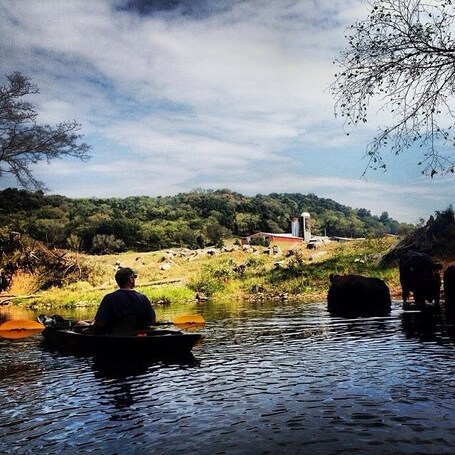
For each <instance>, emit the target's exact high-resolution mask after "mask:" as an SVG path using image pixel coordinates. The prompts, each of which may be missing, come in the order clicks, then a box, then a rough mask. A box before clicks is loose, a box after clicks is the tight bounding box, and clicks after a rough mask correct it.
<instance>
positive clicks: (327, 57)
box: [0, 0, 447, 220]
mask: <svg viewBox="0 0 455 455" xmlns="http://www.w3.org/2000/svg"><path fill="white" fill-rule="evenodd" d="M365 8H366V5H365V3H364V2H362V1H360V0H348V1H345V2H333V1H332V0H320V1H316V0H313V1H312V0H305V1H300V0H247V1H241V0H226V1H225V2H211V1H205V0H198V1H194V2H184V1H177V0H175V1H171V2H167V1H159V2H142V1H140V0H128V1H126V0H125V1H120V0H117V1H108V0H104V1H103V0H99V1H97V2H81V1H70V0H68V1H66V2H60V1H57V0H39V1H38V0H29V1H27V2H15V1H9V0H0V15H1V16H0V17H1V19H0V21H1V26H0V43H1V44H0V58H1V59H2V64H3V71H4V72H5V73H9V72H12V71H16V70H19V71H21V72H23V74H25V75H27V76H30V77H31V78H32V79H33V81H34V82H36V83H37V84H38V86H39V87H40V90H41V93H40V95H39V96H36V98H35V99H36V103H37V106H38V107H39V111H40V117H39V118H40V119H41V121H43V122H50V123H57V122H59V121H63V120H72V119H77V120H78V121H80V122H81V123H82V126H83V133H85V134H86V138H85V140H86V141H87V142H89V143H91V144H92V145H93V159H92V160H91V161H90V162H89V163H79V162H75V161H74V160H65V161H56V162H53V163H52V165H51V166H47V165H45V164H40V165H39V166H37V167H36V175H37V177H38V178H39V179H41V180H43V181H44V182H45V183H46V184H47V185H48V186H49V187H50V188H51V189H52V191H53V192H57V193H58V192H60V193H61V194H65V195H69V196H72V197H77V196H89V195H90V196H100V197H101V196H102V197H108V196H110V195H111V196H118V197H121V196H127V195H134V194H151V195H160V194H162V195H165V194H174V193H176V192H184V191H189V190H191V189H193V188H196V187H202V188H211V189H216V188H230V189H232V190H235V191H239V192H245V193H246V194H256V193H261V192H262V193H269V192H312V193H315V194H317V195H318V196H321V197H331V198H333V199H335V200H337V201H339V202H342V203H345V204H347V205H350V206H362V207H365V208H368V209H371V210H372V211H374V212H379V213H380V212H382V211H389V213H394V214H396V215H395V216H396V217H397V219H400V220H401V219H406V220H411V219H413V220H415V219H417V218H418V216H417V214H418V213H421V216H428V211H429V209H431V211H432V209H433V206H434V204H444V201H447V196H445V199H444V197H443V196H441V195H442V192H441V190H440V189H439V188H438V189H437V190H435V189H434V186H431V185H430V184H427V183H424V182H421V181H419V184H418V185H416V184H414V181H415V176H416V175H418V174H416V173H415V167H412V166H408V162H410V160H411V158H412V155H411V154H409V155H408V156H406V157H405V159H404V163H405V165H404V166H401V165H397V167H393V166H392V169H393V170H392V172H390V173H387V174H373V175H372V176H370V177H369V178H370V181H368V182H365V181H362V180H360V179H359V177H360V175H361V174H362V172H363V170H364V166H365V165H366V162H365V161H364V160H362V159H361V158H362V156H363V155H364V150H365V146H366V145H367V143H368V142H369V140H370V139H369V138H371V137H372V136H373V131H374V130H375V127H374V125H372V126H370V125H369V124H367V125H362V126H360V127H358V128H354V129H352V130H351V131H349V132H350V135H349V136H347V135H346V134H345V131H344V130H343V125H342V123H341V122H340V121H339V120H338V119H335V117H334V112H333V100H332V98H331V94H330V92H329V90H328V87H329V85H330V83H331V82H332V80H333V74H334V73H335V71H336V68H335V67H334V66H333V64H332V62H333V60H334V58H335V56H336V54H337V52H339V50H340V49H341V46H342V45H343V36H344V33H345V28H346V26H347V25H348V24H349V23H352V22H354V20H356V19H357V18H358V17H360V15H361V14H363V11H364V10H365ZM391 162H392V164H393V165H394V166H395V164H394V163H395V162H396V161H394V159H393V158H392V161H391ZM397 163H402V161H399V162H397ZM384 194H386V195H387V197H384ZM410 194H417V195H419V198H415V199H414V200H413V201H412V203H411V204H409V198H410V197H409V195H410ZM446 205H447V204H446ZM400 206H401V207H403V206H404V207H406V211H405V209H402V210H401V211H400ZM439 208H444V206H443V207H439ZM431 211H430V213H431ZM422 212H423V213H422Z"/></svg>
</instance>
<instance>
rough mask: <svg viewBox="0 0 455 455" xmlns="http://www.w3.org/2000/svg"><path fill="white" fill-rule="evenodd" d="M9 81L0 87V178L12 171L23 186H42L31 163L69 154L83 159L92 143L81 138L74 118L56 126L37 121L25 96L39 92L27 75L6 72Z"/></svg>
mask: <svg viewBox="0 0 455 455" xmlns="http://www.w3.org/2000/svg"><path fill="white" fill-rule="evenodd" d="M7 79H8V85H6V86H3V87H0V179H1V177H2V176H4V175H5V174H11V175H13V176H14V178H15V179H16V181H17V182H18V183H19V184H20V185H21V186H23V187H24V188H26V189H31V188H34V189H37V190H43V189H45V186H44V184H43V182H40V181H39V180H37V179H36V178H35V177H34V176H33V173H32V171H31V166H32V165H34V164H37V163H38V162H40V161H42V160H46V161H47V163H50V162H51V161H52V160H53V159H56V158H62V157H66V156H71V157H75V158H78V159H80V160H83V161H86V160H88V159H89V158H90V155H89V152H90V150H91V147H90V146H89V145H87V144H86V143H84V142H80V141H81V139H82V135H81V134H80V133H79V131H80V129H81V126H80V124H79V123H77V122H76V121H75V120H73V121H69V122H63V123H60V124H58V125H56V126H55V127H52V126H50V125H39V124H37V122H36V118H37V116H38V114H37V112H36V111H35V107H34V106H33V104H31V103H30V102H29V101H26V100H24V97H25V96H28V95H33V94H36V93H39V91H38V88H37V86H36V85H35V84H33V83H32V82H31V81H30V79H28V78H27V77H24V76H22V75H21V74H20V73H13V74H11V75H9V76H7Z"/></svg>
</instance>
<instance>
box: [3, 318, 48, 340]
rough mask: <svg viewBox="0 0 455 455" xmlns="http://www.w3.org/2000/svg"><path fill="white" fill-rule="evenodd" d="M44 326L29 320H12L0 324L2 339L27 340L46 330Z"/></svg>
mask: <svg viewBox="0 0 455 455" xmlns="http://www.w3.org/2000/svg"><path fill="white" fill-rule="evenodd" d="M44 328H45V327H44V325H43V324H40V323H39V322H37V321H30V320H27V319H12V320H10V321H6V322H4V323H3V324H0V337H1V338H8V339H18V338H26V337H30V336H32V335H36V334H37V333H40V332H42V331H43V330H44Z"/></svg>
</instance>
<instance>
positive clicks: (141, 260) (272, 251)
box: [2, 237, 399, 308]
mask: <svg viewBox="0 0 455 455" xmlns="http://www.w3.org/2000/svg"><path fill="white" fill-rule="evenodd" d="M395 242H396V239H393V238H390V237H382V238H379V239H371V240H363V241H353V242H348V243H337V242H330V243H327V244H324V245H323V246H321V247H320V248H319V249H317V250H308V249H307V248H306V247H305V245H301V246H298V247H293V248H289V246H283V245H280V244H275V245H271V246H270V247H269V248H266V247H260V246H257V247H254V248H251V247H250V248H243V247H240V246H234V245H230V246H228V247H224V248H222V249H215V248H205V249H198V250H189V249H185V248H174V249H168V250H161V251H155V252H147V253H136V252H125V253H119V254H113V255H103V256H91V255H81V254H79V255H77V256H75V255H74V254H73V256H72V260H74V261H75V262H76V263H77V265H78V267H79V268H80V270H81V271H83V274H84V278H83V279H81V280H78V281H77V282H74V283H70V284H68V285H65V286H63V287H61V288H57V287H51V288H50V289H48V290H46V291H41V292H38V293H35V289H36V288H37V280H38V277H37V276H34V275H28V274H25V273H24V272H19V273H17V274H16V275H15V277H14V279H13V282H12V286H11V288H10V289H9V291H8V294H4V295H3V297H2V300H5V299H10V300H11V301H12V302H13V303H15V304H19V305H22V304H25V305H30V304H32V303H33V305H34V306H37V307H41V306H42V307H47V308H49V307H51V308H58V307H76V306H92V305H97V304H98V303H99V301H100V299H101V298H102V296H103V295H104V294H105V293H106V292H108V291H110V290H113V289H115V287H116V286H115V282H114V280H113V275H114V273H115V270H116V267H118V266H119V265H121V266H129V267H132V268H133V269H135V270H136V271H137V272H138V279H137V286H138V290H140V291H141V292H143V293H145V294H146V295H147V296H148V297H149V298H151V300H152V301H153V302H154V303H155V304H160V303H162V304H166V303H176V302H190V301H194V300H195V299H196V295H197V294H199V295H204V296H206V297H210V298H214V299H223V300H236V299H245V298H247V299H258V300H260V299H290V300H292V299H299V300H304V301H319V300H321V301H322V300H325V298H326V293H327V288H328V276H329V274H330V273H340V274H343V273H359V274H364V275H368V276H378V277H381V278H383V279H384V280H386V282H387V283H388V285H389V286H390V288H391V291H392V293H397V291H398V289H399V286H398V271H397V270H396V267H392V268H381V267H379V261H380V259H381V257H382V255H383V254H384V253H385V252H386V251H388V250H389V249H390V248H391V246H392V245H393V244H394V243H395ZM69 254H72V253H69ZM24 296H25V298H24ZM30 296H32V297H30Z"/></svg>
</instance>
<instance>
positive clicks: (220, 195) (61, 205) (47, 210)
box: [0, 188, 415, 254]
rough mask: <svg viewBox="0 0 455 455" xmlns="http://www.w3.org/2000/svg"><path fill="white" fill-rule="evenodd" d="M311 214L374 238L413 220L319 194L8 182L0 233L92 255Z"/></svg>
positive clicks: (178, 243)
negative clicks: (104, 191)
mask: <svg viewBox="0 0 455 455" xmlns="http://www.w3.org/2000/svg"><path fill="white" fill-rule="evenodd" d="M302 212H309V213H310V215H311V231H312V234H313V235H327V236H342V237H371V236H380V235H384V234H400V235H401V234H405V233H407V232H409V231H410V230H412V229H413V228H414V227H415V226H413V225H409V224H406V223H399V222H398V221H396V220H393V219H391V218H390V217H389V215H388V213H387V212H383V213H382V214H381V215H380V216H374V215H372V214H371V213H370V211H369V210H367V209H365V208H360V209H353V208H350V207H346V206H344V205H341V204H338V203H337V202H335V201H333V200H331V199H323V198H319V197H317V196H316V195H314V194H306V195H303V194H299V193H291V194H287V193H285V194H277V193H271V194H269V195H260V194H258V195H256V196H252V197H249V196H243V195H241V194H239V193H236V192H233V191H230V190H226V189H223V190H194V191H191V192H189V193H181V194H177V195H176V196H163V197H161V196H158V197H149V196H137V197H127V198H108V199H101V198H87V199H85V198H84V199H72V198H68V197H65V196H59V195H45V194H44V193H43V192H41V191H37V192H30V191H26V190H19V189H11V188H9V189H5V190H3V191H1V192H0V230H1V231H0V232H1V236H2V237H3V238H5V236H7V235H8V234H9V233H10V232H12V231H15V232H19V233H21V234H27V235H28V236H29V237H31V238H32V239H34V240H39V241H42V242H43V243H44V244H45V245H46V246H48V247H54V248H64V249H73V250H78V251H81V252H86V253H91V254H107V253H115V252H121V251H126V250H134V251H153V250H159V249H163V248H171V247H188V248H203V247H206V246H212V245H216V246H220V245H222V244H223V242H224V240H225V239H230V238H240V237H244V236H247V235H249V234H253V233H255V232H258V231H264V232H274V233H290V231H291V220H292V218H293V217H295V216H299V215H300V214H301V213H302Z"/></svg>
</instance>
